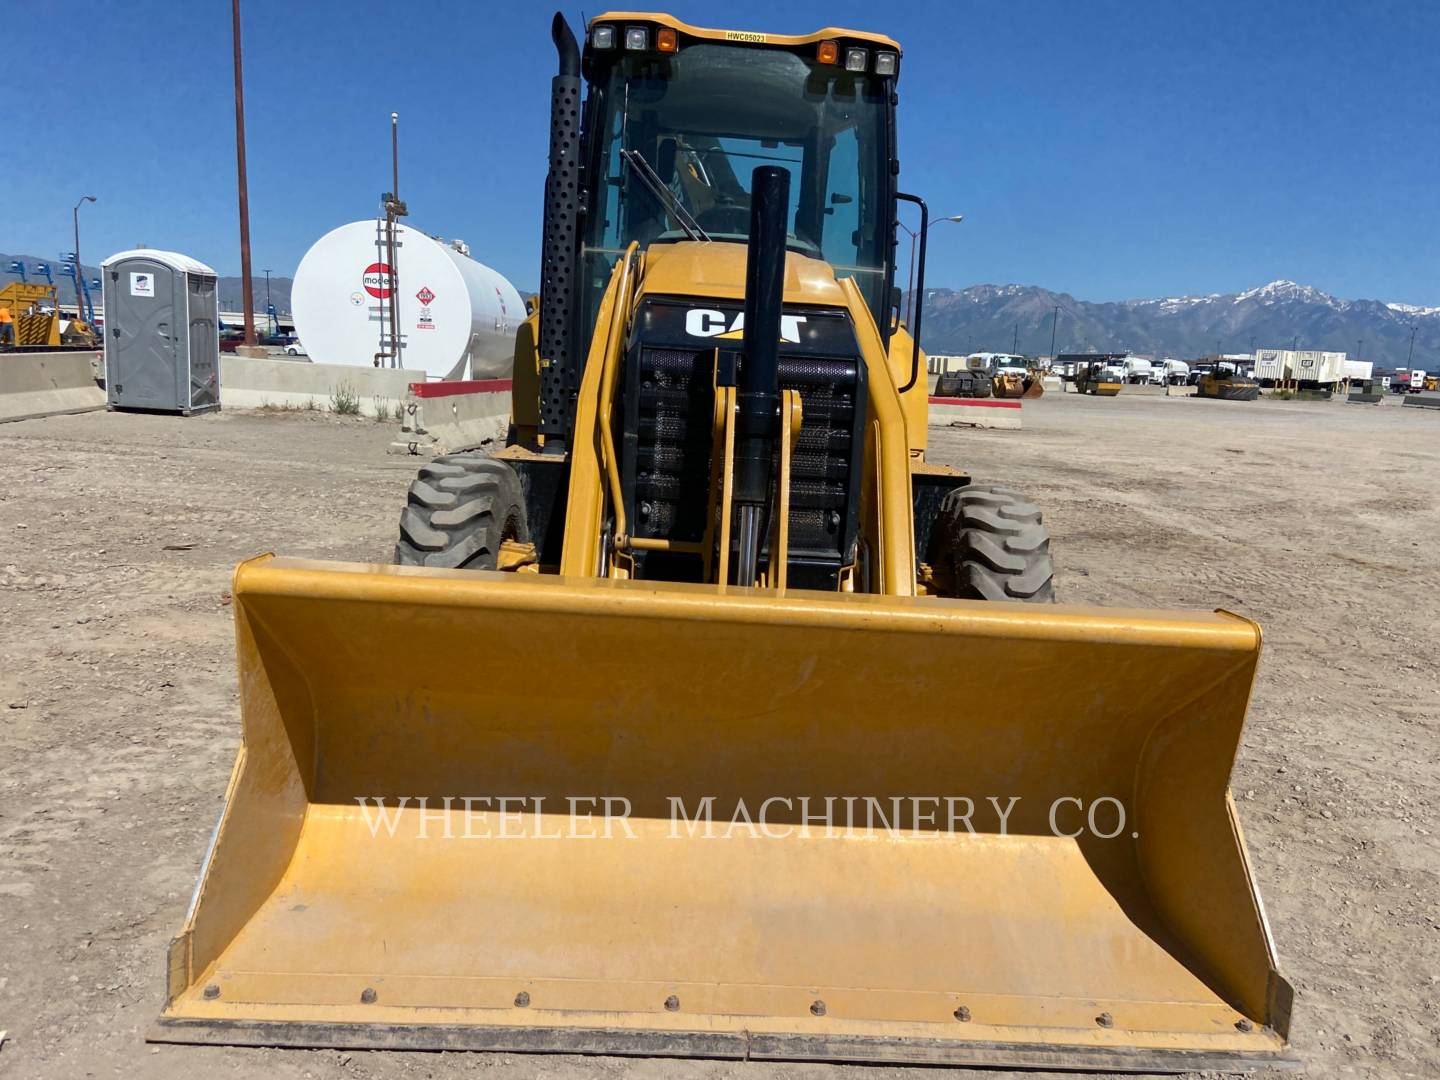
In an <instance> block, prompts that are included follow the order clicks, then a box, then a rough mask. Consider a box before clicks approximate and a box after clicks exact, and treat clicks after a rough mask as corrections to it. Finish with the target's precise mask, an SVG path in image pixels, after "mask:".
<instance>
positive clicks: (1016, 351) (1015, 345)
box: [1010, 322, 1020, 356]
mask: <svg viewBox="0 0 1440 1080" xmlns="http://www.w3.org/2000/svg"><path fill="white" fill-rule="evenodd" d="M1010 353H1011V355H1013V356H1018V355H1020V324H1019V323H1018V322H1017V323H1016V324H1015V340H1014V341H1012V342H1011V343H1010Z"/></svg>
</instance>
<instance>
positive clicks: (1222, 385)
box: [1195, 372, 1260, 401]
mask: <svg viewBox="0 0 1440 1080" xmlns="http://www.w3.org/2000/svg"><path fill="white" fill-rule="evenodd" d="M1195 396H1196V397H1202V398H1216V399H1218V400H1221V401H1255V400H1256V399H1257V398H1259V397H1260V384H1259V383H1257V382H1256V381H1255V380H1254V379H1246V378H1243V377H1241V376H1237V375H1231V374H1229V373H1225V374H1220V375H1217V374H1215V373H1214V372H1206V373H1205V374H1204V375H1202V376H1201V377H1200V382H1199V384H1198V385H1197V388H1196V390H1195Z"/></svg>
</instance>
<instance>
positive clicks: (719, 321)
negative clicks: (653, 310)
mask: <svg viewBox="0 0 1440 1080" xmlns="http://www.w3.org/2000/svg"><path fill="white" fill-rule="evenodd" d="M726 318H727V316H726V314H725V312H723V311H716V310H715V309H714V308H691V309H690V310H689V311H687V312H686V313H685V332H686V333H687V334H689V335H690V336H691V337H706V338H724V339H727V340H738V339H739V338H742V337H744V336H745V313H744V312H743V311H740V312H737V313H736V314H735V319H734V321H733V322H730V323H727V322H726V321H725V320H726ZM804 321H805V316H804V315H781V316H780V340H781V341H789V342H791V343H793V344H795V345H798V344H800V324H801V323H803V322H804Z"/></svg>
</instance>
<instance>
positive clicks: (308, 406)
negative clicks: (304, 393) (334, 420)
mask: <svg viewBox="0 0 1440 1080" xmlns="http://www.w3.org/2000/svg"><path fill="white" fill-rule="evenodd" d="M319 407H320V406H319V405H318V404H317V403H316V401H315V399H314V398H313V397H309V398H306V399H305V411H306V412H314V411H315V410H316V409H318V408H319Z"/></svg>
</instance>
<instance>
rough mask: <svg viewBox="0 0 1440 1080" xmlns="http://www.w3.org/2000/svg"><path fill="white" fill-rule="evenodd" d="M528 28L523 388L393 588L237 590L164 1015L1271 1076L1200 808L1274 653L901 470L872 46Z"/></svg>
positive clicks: (367, 576)
mask: <svg viewBox="0 0 1440 1080" xmlns="http://www.w3.org/2000/svg"><path fill="white" fill-rule="evenodd" d="M553 36H554V40H555V44H556V48H557V53H558V56H559V74H558V75H557V76H556V77H555V80H554V83H553V90H554V93H553V96H552V123H551V142H550V146H551V156H550V172H549V175H548V178H547V183H546V194H547V198H546V213H545V221H544V241H543V258H544V262H543V271H542V292H541V302H540V305H539V308H538V310H537V312H536V313H535V314H534V316H533V317H532V321H531V323H530V324H529V326H528V327H527V329H526V332H525V333H522V334H521V335H520V345H519V346H518V355H517V361H516V362H517V376H524V382H523V383H522V381H521V380H520V379H517V383H516V385H517V387H520V386H522V385H525V386H529V387H530V388H531V389H532V391H533V392H532V393H529V394H517V398H516V403H515V414H514V417H513V421H514V423H513V430H514V432H515V435H514V438H513V440H512V442H511V445H509V446H507V447H506V448H505V449H504V450H503V451H501V452H500V453H498V454H495V455H494V456H487V455H484V454H480V453H461V454H451V455H448V456H446V457H444V458H440V459H438V460H437V461H435V462H433V463H431V464H429V465H426V466H425V467H424V468H422V469H421V470H420V475H419V477H418V478H417V479H416V481H415V482H414V484H412V486H411V489H410V493H409V496H408V498H407V505H406V507H405V509H404V512H403V514H402V517H401V524H400V540H399V544H398V547H397V562H398V563H400V564H401V565H396V566H376V565H351V564H336V563H319V562H304V561H297V560H291V559H283V558H279V559H277V558H273V557H269V556H266V557H263V558H259V559H255V560H252V561H250V562H246V563H244V564H242V565H241V566H240V567H239V569H238V570H237V571H236V574H235V581H234V590H233V593H234V609H235V619H236V636H237V649H238V659H239V671H240V700H241V717H242V723H243V744H242V748H241V750H240V753H239V756H238V759H237V761H236V765H235V770H234V773H233V775H232V778H231V781H230V787H229V790H228V791H227V793H226V798H225V804H224V810H223V812H222V816H221V819H220V823H219V825H218V827H217V830H216V834H215V837H214V840H213V842H212V845H211V849H210V851H209V853H208V855H207V857H206V860H205V864H204V867H203V869H202V871H201V875H200V881H199V884H198V886H197V888H196V892H195V897H194V900H193V902H192V904H191V907H190V910H189V912H188V914H187V916H186V919H185V923H184V925H183V927H182V928H181V930H180V933H179V934H178V936H177V937H176V938H175V939H174V941H173V942H172V944H171V947H170V951H169V964H168V994H167V1002H166V1006H165V1010H164V1014H163V1016H162V1017H161V1019H160V1021H159V1023H158V1024H157V1026H156V1028H155V1029H154V1030H153V1031H152V1033H151V1038H154V1039H160V1040H168V1041H178V1042H219V1043H240V1044H260V1045H269V1046H276V1045H278V1046H366V1047H408V1048H415V1047H429V1048H452V1049H461V1048H470V1049H494V1050H506V1051H541V1050H548V1051H560V1052H582V1053H633V1054H661V1055H698V1056H714V1057H730V1058H736V1059H751V1058H794V1059H809V1060H837V1061H860V1062H866V1061H869V1062H878V1061H886V1062H905V1063H950V1064H957V1063H974V1064H1002V1065H1020V1066H1031V1067H1061V1066H1065V1067H1087V1068H1103V1069H1128V1070H1152V1069H1154V1070H1185V1071H1189V1070H1204V1069H1230V1068H1248V1067H1254V1066H1263V1065H1270V1064H1274V1063H1275V1062H1277V1061H1280V1062H1283V1061H1286V1060H1288V1058H1287V1048H1286V1031H1287V1028H1288V1025H1289V1009H1290V997H1291V991H1290V988H1289V986H1288V984H1287V983H1286V982H1285V980H1284V979H1283V978H1282V977H1281V975H1280V974H1279V971H1278V965H1277V961H1276V958H1275V953H1274V949H1273V946H1272V943H1271V940H1270V935H1269V931H1268V928H1267V926H1266V922H1265V916H1264V912H1263V908H1262V907H1261V903H1260V897H1259V894H1258V892H1257V891H1256V887H1255V883H1254V880H1253V878H1252V875H1251V872H1250V868H1249V864H1248V860H1247V855H1246V850H1245V845H1244V842H1243V839H1242V836H1241V832H1240V824H1239V820H1238V817H1237V814H1236V809H1235V806H1234V803H1233V802H1232V800H1231V798H1230V795H1229V791H1228V780H1229V775H1230V769H1231V765H1232V763H1233V760H1234V757H1235V754H1236V750H1237V747H1238V745H1239V741H1240V735H1241V729H1242V725H1243V721H1244V715H1245V710H1246V705H1247V701H1248V697H1249V694H1250V687H1251V683H1252V680H1253V677H1254V673H1255V667H1256V663H1257V661H1258V656H1259V649H1260V633H1259V630H1258V628H1257V627H1256V626H1255V625H1254V624H1253V623H1251V622H1249V621H1248V620H1246V619H1244V618H1241V617H1239V616H1237V615H1232V614H1229V613H1226V612H1215V613H1198V614H1197V613H1180V612H1155V611H1129V610H1118V609H1116V610H1111V609H1102V608H1079V607H1064V606H1056V605H1055V604H1053V603H1051V601H1052V599H1053V582H1052V577H1053V572H1052V564H1051V556H1050V550H1049V538H1048V535H1047V534H1046V532H1045V528H1044V525H1043V522H1042V520H1041V515H1040V512H1039V510H1038V509H1037V508H1036V507H1035V506H1034V505H1033V504H1031V503H1029V502H1028V501H1027V500H1025V498H1024V497H1023V496H1022V495H1020V494H1019V493H1018V492H1015V491H1014V490H1012V489H1010V488H1007V487H1004V486H996V485H987V484H980V483H975V482H972V481H971V479H970V477H968V476H966V475H965V474H963V473H959V472H955V471H954V470H949V469H945V468H942V467H940V466H937V465H933V464H931V463H928V462H927V461H926V460H925V431H926V428H925V423H926V407H927V397H926V386H925V384H924V382H923V381H920V380H919V379H918V375H919V374H920V372H921V371H922V370H923V368H922V367H921V366H920V365H921V361H922V359H923V356H922V354H921V352H920V350H919V347H918V344H917V343H916V341H917V339H918V336H919V333H920V324H921V313H920V312H918V311H917V313H916V317H915V320H914V322H915V334H916V338H913V339H912V338H911V337H910V335H909V334H908V332H906V330H905V329H904V328H903V327H901V326H900V325H899V322H898V319H897V314H898V313H897V310H896V302H895V293H894V291H893V286H894V267H893V265H892V263H891V257H892V252H893V240H894V235H895V229H896V214H897V204H898V202H901V201H909V202H912V203H918V204H919V210H920V217H921V221H920V224H921V228H920V230H919V234H918V235H919V236H920V237H921V241H920V243H921V247H920V253H919V262H920V271H919V274H918V280H917V282H916V289H915V295H916V296H917V297H923V296H924V295H925V289H924V262H925V251H924V239H923V238H924V236H925V233H926V229H925V225H926V224H927V217H928V213H927V211H926V210H925V207H924V204H923V201H921V200H919V199H916V198H915V197H914V196H910V195H907V194H903V193H900V192H898V191H896V189H895V179H894V178H895V176H896V173H897V170H896V168H895V166H894V165H893V164H892V153H893V150H892V148H893V147H894V145H895V142H894V128H893V124H894V110H893V108H892V100H893V99H892V94H893V92H894V85H895V80H896V78H897V76H898V67H899V62H900V49H899V46H898V45H897V44H896V43H895V42H894V41H892V40H890V39H889V38H886V37H883V36H880V35H876V34H866V33H858V32H853V31H848V30H839V29H834V28H827V29H825V30H822V31H820V32H818V33H814V34H809V35H805V36H782V35H774V34H768V33H755V32H748V31H747V32H743V33H742V32H734V31H718V30H707V29H702V28H698V27H693V26H689V25H687V24H685V23H682V22H679V21H677V20H675V19H673V18H670V17H668V16H664V15H645V14H637V13H629V12H627V13H622V14H606V15H601V16H598V17H597V18H595V19H594V20H593V21H592V22H591V23H590V24H589V26H588V28H587V34H586V47H585V51H584V55H583V61H582V55H581V52H580V49H579V47H578V45H577V43H576V42H575V39H574V37H573V35H572V34H571V32H570V30H569V28H568V27H567V26H566V25H565V22H564V20H563V19H562V18H560V17H559V16H556V19H555V22H554V25H553ZM582 65H583V67H582ZM582 70H583V73H584V74H583V77H582ZM587 85H588V94H584V93H583V91H584V90H585V89H586V88H587ZM757 164H758V167H757ZM997 601H998V602H997ZM1007 601H1008V602H1007ZM1019 601H1031V602H1019Z"/></svg>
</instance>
